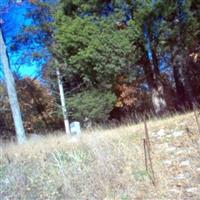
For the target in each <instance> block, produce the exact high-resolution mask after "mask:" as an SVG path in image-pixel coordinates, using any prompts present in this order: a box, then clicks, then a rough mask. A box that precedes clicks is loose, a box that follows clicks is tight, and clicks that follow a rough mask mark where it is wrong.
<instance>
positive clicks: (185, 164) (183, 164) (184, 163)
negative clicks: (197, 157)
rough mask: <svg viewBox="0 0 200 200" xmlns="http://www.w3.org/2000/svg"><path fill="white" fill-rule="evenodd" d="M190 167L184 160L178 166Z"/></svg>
mask: <svg viewBox="0 0 200 200" xmlns="http://www.w3.org/2000/svg"><path fill="white" fill-rule="evenodd" d="M189 165H190V161H189V160H184V161H182V162H181V163H180V166H189Z"/></svg>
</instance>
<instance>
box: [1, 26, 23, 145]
mask: <svg viewBox="0 0 200 200" xmlns="http://www.w3.org/2000/svg"><path fill="white" fill-rule="evenodd" d="M0 57H1V62H2V65H3V72H4V76H5V82H6V87H7V92H8V97H9V103H10V107H11V111H12V117H13V120H14V124H15V130H16V136H17V140H18V143H19V144H22V143H24V142H25V140H26V136H25V130H24V126H23V121H22V116H21V112H20V107H19V102H18V98H17V92H16V88H15V81H14V77H13V74H12V72H11V69H10V63H9V57H8V52H7V49H6V45H5V40H4V37H3V32H2V29H1V28H0Z"/></svg>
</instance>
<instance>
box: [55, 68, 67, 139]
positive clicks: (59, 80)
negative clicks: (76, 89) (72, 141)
mask: <svg viewBox="0 0 200 200" xmlns="http://www.w3.org/2000/svg"><path fill="white" fill-rule="evenodd" d="M56 74H57V79H58V86H59V91H60V101H61V105H62V112H63V118H64V124H65V132H66V134H67V136H70V127H69V120H68V116H67V108H66V104H65V95H64V89H63V84H62V80H61V76H60V70H59V68H58V67H57V68H56Z"/></svg>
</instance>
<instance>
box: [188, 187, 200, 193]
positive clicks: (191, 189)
mask: <svg viewBox="0 0 200 200" xmlns="http://www.w3.org/2000/svg"><path fill="white" fill-rule="evenodd" d="M197 191H198V189H197V188H196V187H191V188H187V189H186V192H191V193H195V192H197Z"/></svg>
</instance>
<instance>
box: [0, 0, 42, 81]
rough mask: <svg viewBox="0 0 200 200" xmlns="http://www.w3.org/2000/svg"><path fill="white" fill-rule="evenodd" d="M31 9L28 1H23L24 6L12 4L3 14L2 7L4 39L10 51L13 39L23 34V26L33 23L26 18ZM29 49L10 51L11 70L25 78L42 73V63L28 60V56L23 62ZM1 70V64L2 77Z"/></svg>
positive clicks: (0, 14)
mask: <svg viewBox="0 0 200 200" xmlns="http://www.w3.org/2000/svg"><path fill="white" fill-rule="evenodd" d="M0 1H2V0H0ZM4 1H5V0H4ZM1 3H2V2H1ZM4 5H5V4H4ZM30 9H31V4H30V3H28V1H23V3H22V4H16V3H12V4H11V5H9V6H7V8H6V9H4V10H3V12H2V5H1V9H0V18H2V19H3V21H4V24H3V26H2V28H3V32H4V37H5V40H6V44H7V47H8V50H9V47H10V46H11V44H12V39H13V37H15V36H17V35H18V34H20V33H21V31H22V29H23V26H25V25H30V24H31V23H32V20H31V19H30V18H29V19H28V18H27V17H26V15H27V13H28V12H29V10H30ZM36 48H40V49H41V48H42V46H41V47H38V46H37V47H36ZM27 49H28V47H27ZM27 49H26V48H25V47H24V48H23V49H22V50H20V51H18V52H17V53H16V52H12V51H10V50H9V51H8V53H9V58H10V63H11V68H12V70H13V71H15V72H17V73H18V74H20V75H21V76H22V77H24V76H31V77H35V76H37V75H38V74H39V73H40V71H41V67H42V62H37V61H33V60H32V59H31V58H29V59H27V56H26V59H25V61H24V62H23V59H24V58H25V55H26V52H28V51H27ZM27 60H28V62H27ZM43 63H44V61H43ZM1 69H2V66H1V63H0V77H2V75H3V74H2V70H1Z"/></svg>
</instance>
